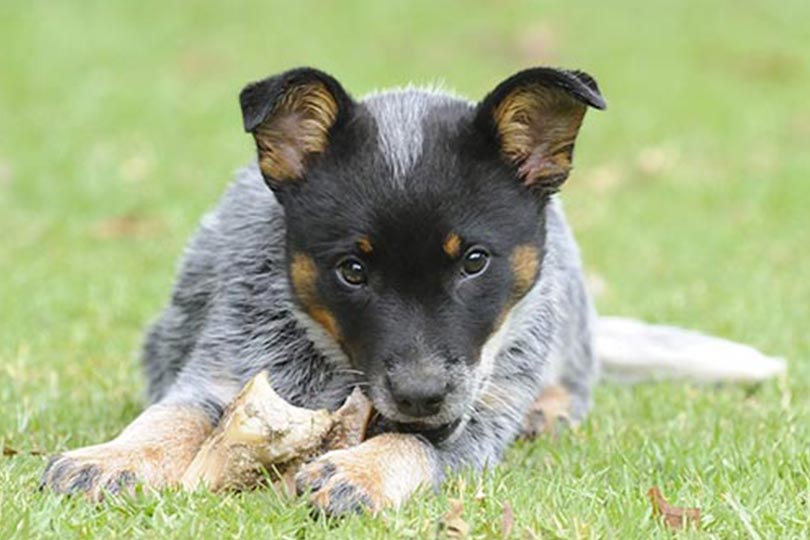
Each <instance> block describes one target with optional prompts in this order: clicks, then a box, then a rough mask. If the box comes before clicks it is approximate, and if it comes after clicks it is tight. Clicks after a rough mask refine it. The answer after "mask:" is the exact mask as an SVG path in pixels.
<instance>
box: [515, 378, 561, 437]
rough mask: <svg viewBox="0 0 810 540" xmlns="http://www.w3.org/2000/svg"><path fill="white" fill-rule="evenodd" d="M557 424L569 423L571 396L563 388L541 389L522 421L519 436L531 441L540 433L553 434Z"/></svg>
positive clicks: (556, 386) (554, 386)
mask: <svg viewBox="0 0 810 540" xmlns="http://www.w3.org/2000/svg"><path fill="white" fill-rule="evenodd" d="M559 423H563V424H568V425H570V424H571V423H572V421H571V394H570V393H569V392H568V390H567V389H566V388H565V387H564V386H560V385H552V386H548V387H546V388H544V389H543V391H542V392H541V393H540V395H539V396H538V397H537V399H536V400H535V402H534V404H533V405H532V406H531V408H530V409H529V411H528V412H527V413H526V416H525V417H524V419H523V430H522V433H521V436H523V437H526V438H527V439H533V438H535V437H537V436H538V435H540V434H542V433H552V434H553V433H555V432H556V428H557V427H558V424H559Z"/></svg>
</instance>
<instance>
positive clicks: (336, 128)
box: [240, 68, 605, 429]
mask: <svg viewBox="0 0 810 540" xmlns="http://www.w3.org/2000/svg"><path fill="white" fill-rule="evenodd" d="M240 99H241V104H242V110H243V115H244V122H245V129H246V130H247V131H249V132H251V133H252V134H253V136H254V138H255V140H256V146H257V149H258V161H259V166H260V169H261V171H262V174H263V176H264V178H265V180H266V182H267V184H268V186H269V187H270V188H271V189H273V191H274V192H275V193H276V196H277V198H278V200H279V201H280V202H281V203H282V204H283V205H284V209H285V216H286V221H287V249H288V264H289V276H290V283H291V288H292V290H293V292H294V294H295V297H296V300H297V302H298V303H299V305H300V307H301V308H302V311H303V312H305V313H306V314H308V316H309V317H310V318H311V319H312V320H313V321H314V322H316V323H317V324H319V325H320V326H321V327H322V328H323V329H324V330H325V331H326V332H327V333H328V334H329V335H330V336H331V338H332V339H333V340H334V341H335V343H337V344H339V346H340V347H341V348H342V349H343V350H344V351H345V353H346V354H347V355H348V357H349V358H350V360H351V362H352V363H353V365H354V367H355V368H356V369H358V370H360V371H361V372H362V373H363V374H364V375H365V378H366V379H367V381H368V383H369V384H368V389H369V394H370V396H371V398H372V399H373V401H374V403H375V406H376V408H377V409H378V410H379V411H380V412H381V413H382V414H383V415H384V416H385V417H387V418H389V419H391V420H393V421H395V422H399V423H402V424H409V425H412V426H417V425H418V426H421V427H424V428H425V429H440V428H441V427H443V426H448V425H452V424H453V423H454V422H457V421H459V419H461V418H462V417H463V416H464V414H465V413H466V412H467V411H469V410H470V408H471V406H472V404H473V403H474V402H475V399H476V397H477V393H478V392H479V391H480V389H481V387H482V383H483V382H484V381H485V379H486V377H487V376H488V374H489V372H490V370H491V369H492V362H493V361H494V355H495V353H496V352H497V348H498V346H497V344H498V341H499V338H500V336H501V335H502V334H503V332H504V331H505V326H506V324H505V323H506V321H508V319H509V314H510V311H511V310H512V309H513V307H514V306H515V305H516V304H517V303H518V302H519V301H520V299H521V298H522V297H523V296H524V295H525V294H526V293H527V292H528V291H529V290H530V289H531V288H532V286H533V285H534V283H535V281H536V280H537V279H538V275H539V273H540V271H541V267H542V258H543V252H544V238H545V226H544V225H545V224H544V218H543V216H544V211H543V210H544V206H545V205H546V204H547V201H548V197H549V196H550V195H551V194H552V193H554V192H555V191H556V190H557V189H558V188H559V186H560V185H561V184H562V183H563V181H564V180H565V179H566V178H567V176H568V172H569V170H570V168H571V159H572V155H573V150H574V141H575V138H576V135H577V132H578V130H579V127H580V124H581V123H582V119H583V116H584V114H585V111H586V109H587V107H588V106H593V107H596V108H604V106H605V104H604V101H603V99H602V97H601V95H600V94H599V90H598V88H597V86H596V83H595V82H594V80H593V79H592V78H591V77H589V76H588V75H586V74H584V73H581V72H576V71H561V70H555V69H549V68H536V69H529V70H526V71H523V72H520V73H518V74H516V75H514V76H512V77H510V78H509V79H507V80H505V81H504V82H502V83H501V84H499V85H498V86H497V87H496V88H495V89H494V90H493V91H492V92H491V93H490V94H489V95H487V96H486V97H485V98H484V99H483V100H482V101H481V102H479V103H477V104H474V103H470V102H467V101H464V100H460V99H457V98H454V97H450V96H447V95H445V94H441V93H435V92H429V91H422V90H416V89H406V90H400V91H393V92H389V93H383V94H377V95H373V96H370V97H368V98H366V99H365V100H363V101H359V102H358V101H354V100H353V99H352V98H351V97H350V96H349V95H348V94H347V93H346V92H345V91H344V90H343V88H342V87H341V85H340V84H339V83H338V82H337V81H336V80H335V79H333V78H332V77H330V76H329V75H327V74H325V73H323V72H320V71H317V70H314V69H297V70H293V71H289V72H286V73H283V74H281V75H278V76H275V77H271V78H269V79H266V80H263V81H260V82H257V83H254V84H251V85H249V86H248V87H247V88H245V90H243V92H242V94H241V96H240Z"/></svg>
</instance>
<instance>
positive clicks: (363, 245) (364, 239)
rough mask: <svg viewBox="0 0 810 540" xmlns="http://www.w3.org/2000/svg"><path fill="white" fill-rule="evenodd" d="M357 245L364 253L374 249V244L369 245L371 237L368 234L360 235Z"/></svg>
mask: <svg viewBox="0 0 810 540" xmlns="http://www.w3.org/2000/svg"><path fill="white" fill-rule="evenodd" d="M357 247H358V248H360V251H362V252H363V253H365V254H369V253H371V252H372V251H374V246H372V245H371V238H369V237H368V236H361V237H360V240H358V241H357Z"/></svg>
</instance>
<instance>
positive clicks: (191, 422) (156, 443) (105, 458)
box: [42, 405, 213, 500]
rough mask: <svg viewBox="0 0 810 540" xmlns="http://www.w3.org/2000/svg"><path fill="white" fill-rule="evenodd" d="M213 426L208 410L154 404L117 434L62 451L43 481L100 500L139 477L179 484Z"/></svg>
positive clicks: (59, 489) (147, 481)
mask: <svg viewBox="0 0 810 540" xmlns="http://www.w3.org/2000/svg"><path fill="white" fill-rule="evenodd" d="M212 429H213V426H212V425H211V422H210V420H209V419H208V416H207V415H206V414H205V413H203V412H202V411H200V410H198V409H196V408H192V407H184V406H175V405H153V406H151V407H149V408H148V409H146V411H144V412H143V413H142V414H141V415H140V416H138V418H136V419H135V421H133V422H132V423H131V424H130V425H129V426H127V428H126V429H124V431H122V432H121V434H120V435H119V436H118V437H116V438H115V439H113V440H111V441H109V442H106V443H103V444H98V445H95V446H88V447H85V448H79V449H77V450H71V451H69V452H66V453H64V454H62V455H60V456H56V457H55V458H54V459H53V460H52V461H51V463H50V464H49V465H48V468H47V469H46V471H45V473H44V475H43V477H42V485H43V487H44V486H48V487H50V488H51V489H53V490H54V491H57V492H60V493H76V492H84V493H86V494H87V495H88V496H89V497H90V498H91V499H95V500H98V499H100V498H102V497H103V496H104V494H105V493H108V492H109V493H115V492H118V491H120V490H126V489H130V488H131V487H132V485H133V484H134V483H135V482H142V483H143V484H144V485H147V486H149V487H151V488H156V489H160V488H163V487H167V486H173V485H175V484H177V483H178V482H179V480H180V478H181V477H182V475H183V473H184V472H185V470H186V467H187V466H188V464H189V463H190V462H191V460H192V459H193V457H194V455H195V454H196V453H197V450H198V449H199V447H200V445H201V444H202V441H203V440H204V439H205V438H206V437H207V436H208V434H209V433H210V432H211V430H212Z"/></svg>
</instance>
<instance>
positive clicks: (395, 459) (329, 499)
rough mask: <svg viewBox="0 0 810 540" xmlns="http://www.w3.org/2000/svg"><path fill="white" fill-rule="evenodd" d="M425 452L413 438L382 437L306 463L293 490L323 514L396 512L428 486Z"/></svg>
mask: <svg viewBox="0 0 810 540" xmlns="http://www.w3.org/2000/svg"><path fill="white" fill-rule="evenodd" d="M434 475H435V465H434V462H433V460H432V458H431V456H430V455H429V449H428V447H427V446H426V445H425V443H423V442H422V441H420V440H419V439H417V438H416V437H414V436H413V435H406V434H402V433H386V434H383V435H378V436H376V437H373V438H371V439H368V440H367V441H365V442H363V443H362V444H360V445H358V446H354V447H352V448H347V449H344V450H333V451H331V452H328V453H326V454H324V455H323V456H321V457H320V458H318V459H316V460H315V461H313V462H312V463H310V464H308V465H306V466H305V467H304V468H303V469H302V470H301V472H300V473H299V474H298V477H297V484H298V487H299V490H301V491H310V502H311V503H312V504H314V505H315V506H316V507H318V508H320V509H322V510H324V511H325V512H326V513H328V514H342V513H346V512H352V511H357V510H361V509H366V510H369V511H371V512H372V513H376V512H378V511H380V510H381V509H383V508H386V507H392V508H397V507H399V506H401V505H402V504H403V503H404V502H405V501H406V500H408V498H409V497H410V496H411V495H412V494H413V493H414V492H415V491H416V490H417V489H419V488H420V487H422V486H425V485H429V484H431V483H432V482H433V479H434Z"/></svg>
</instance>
